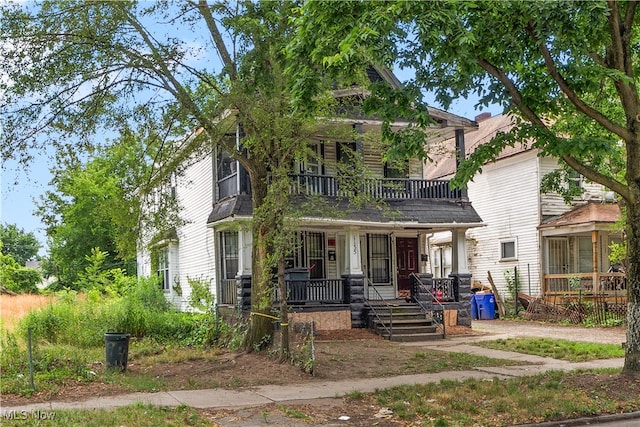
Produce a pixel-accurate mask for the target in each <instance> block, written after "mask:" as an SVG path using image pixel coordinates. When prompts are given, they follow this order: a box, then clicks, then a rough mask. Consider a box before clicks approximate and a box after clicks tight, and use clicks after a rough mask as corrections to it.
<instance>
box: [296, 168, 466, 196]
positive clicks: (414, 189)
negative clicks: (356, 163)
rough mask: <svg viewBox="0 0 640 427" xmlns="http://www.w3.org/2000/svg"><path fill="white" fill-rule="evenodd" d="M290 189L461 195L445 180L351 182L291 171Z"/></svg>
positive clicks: (316, 192)
mask: <svg viewBox="0 0 640 427" xmlns="http://www.w3.org/2000/svg"><path fill="white" fill-rule="evenodd" d="M290 177H291V179H292V184H291V193H293V194H304V195H321V196H343V197H344V196H348V195H349V194H350V193H354V192H364V193H365V194H369V195H371V196H373V197H375V198H379V199H388V200H396V199H460V198H462V197H463V190H462V189H452V188H451V187H450V185H449V181H447V180H425V179H404V178H371V179H365V180H363V181H361V182H357V183H350V182H349V179H348V178H338V177H335V176H327V175H309V174H294V175H290Z"/></svg>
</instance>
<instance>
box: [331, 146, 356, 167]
mask: <svg viewBox="0 0 640 427" xmlns="http://www.w3.org/2000/svg"><path fill="white" fill-rule="evenodd" d="M336 150H337V152H336V160H337V161H338V163H341V164H343V165H345V166H351V167H355V165H356V156H357V155H358V153H357V151H356V150H357V147H356V143H355V142H340V141H339V142H337V143H336Z"/></svg>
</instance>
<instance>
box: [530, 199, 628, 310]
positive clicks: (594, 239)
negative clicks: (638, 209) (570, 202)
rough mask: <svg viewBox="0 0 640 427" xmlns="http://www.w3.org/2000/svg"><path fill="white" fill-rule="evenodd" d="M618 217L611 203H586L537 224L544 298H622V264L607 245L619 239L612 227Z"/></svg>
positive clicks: (624, 285) (625, 287)
mask: <svg viewBox="0 0 640 427" xmlns="http://www.w3.org/2000/svg"><path fill="white" fill-rule="evenodd" d="M619 216H620V209H619V207H618V206H617V205H615V204H602V203H588V204H586V205H584V206H580V207H578V208H575V209H573V210H572V211H570V212H568V213H566V214H564V215H562V216H560V217H558V218H554V219H552V220H549V221H547V222H545V223H543V224H542V225H540V227H539V230H540V235H541V242H542V245H543V248H542V249H543V255H544V257H543V262H544V271H545V274H544V276H543V283H542V296H543V297H544V298H545V299H549V300H555V299H557V298H558V297H564V298H566V299H577V298H581V299H585V298H586V299H588V298H589V297H590V296H591V295H597V296H598V297H599V298H602V297H605V298H609V297H610V298H612V299H614V300H615V301H620V300H621V299H626V292H627V281H626V274H625V271H624V270H625V269H624V265H623V264H618V263H613V262H611V261H610V259H609V255H610V253H611V249H610V246H611V245H612V244H622V242H623V235H622V232H621V231H620V230H616V229H614V228H612V224H613V223H615V221H617V219H618V218H619Z"/></svg>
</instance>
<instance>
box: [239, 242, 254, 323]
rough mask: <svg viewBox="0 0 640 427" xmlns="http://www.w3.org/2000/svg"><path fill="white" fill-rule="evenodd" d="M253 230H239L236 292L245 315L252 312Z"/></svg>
mask: <svg viewBox="0 0 640 427" xmlns="http://www.w3.org/2000/svg"><path fill="white" fill-rule="evenodd" d="M252 243H253V234H252V232H251V230H239V231H238V272H237V274H236V292H237V298H238V302H237V307H238V311H239V312H240V313H242V314H244V315H248V313H249V312H251V247H252Z"/></svg>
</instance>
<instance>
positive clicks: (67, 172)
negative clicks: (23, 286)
mask: <svg viewBox="0 0 640 427" xmlns="http://www.w3.org/2000/svg"><path fill="white" fill-rule="evenodd" d="M145 148H147V149H150V148H151V147H148V146H147V147H145V146H144V145H143V144H142V140H141V138H139V137H138V136H136V135H134V134H132V133H131V132H127V131H125V132H124V133H123V135H121V137H120V138H119V140H118V141H117V143H116V144H114V145H112V146H110V147H108V148H101V149H95V150H90V153H89V155H88V159H87V160H86V161H80V160H79V159H78V158H77V157H75V156H59V158H58V160H57V162H56V166H55V167H54V168H52V170H51V172H52V175H53V179H52V180H51V182H50V186H51V190H48V191H46V192H45V194H44V195H42V196H41V197H40V201H39V203H38V205H37V209H36V212H37V213H38V214H39V215H40V216H41V218H42V221H43V223H44V224H45V225H46V232H47V237H48V240H49V258H48V260H47V263H46V265H47V267H48V270H50V271H48V273H49V274H52V275H54V276H55V277H56V278H57V280H58V282H59V285H61V286H68V287H72V288H73V287H75V284H76V282H77V280H78V277H79V274H80V273H81V272H83V271H84V269H85V268H86V267H87V265H88V260H87V256H89V255H90V254H91V253H92V250H93V249H94V248H99V249H100V250H101V251H103V252H106V253H107V259H106V260H105V268H121V269H123V270H125V271H127V272H128V273H129V274H135V259H136V242H137V240H138V233H139V231H140V230H139V225H140V224H141V223H142V221H141V220H140V212H141V210H140V206H141V204H142V203H143V200H141V199H140V195H139V194H137V193H136V190H137V189H138V188H139V186H140V183H141V182H144V180H146V179H148V176H149V170H150V169H151V168H150V167H149V166H148V163H149V162H148V156H147V155H146V154H145V152H144V149H145Z"/></svg>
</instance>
